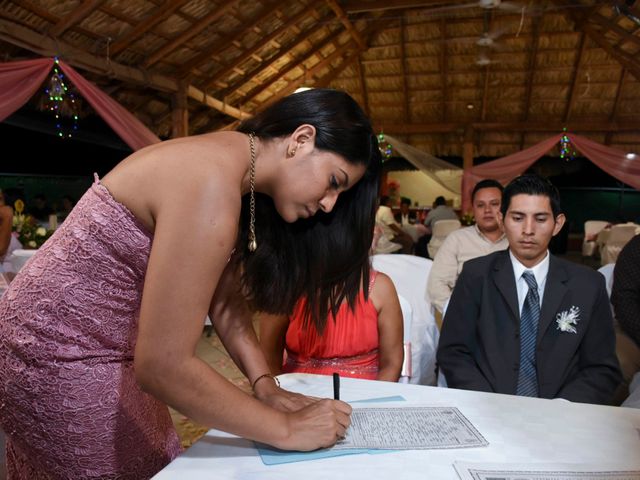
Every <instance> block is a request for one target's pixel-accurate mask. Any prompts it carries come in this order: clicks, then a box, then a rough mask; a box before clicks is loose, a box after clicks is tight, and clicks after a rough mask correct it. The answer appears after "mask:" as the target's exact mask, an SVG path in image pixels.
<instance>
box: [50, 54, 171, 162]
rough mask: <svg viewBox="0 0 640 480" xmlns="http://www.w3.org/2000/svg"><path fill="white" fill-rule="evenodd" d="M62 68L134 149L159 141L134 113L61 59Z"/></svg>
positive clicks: (90, 103) (79, 90)
mask: <svg viewBox="0 0 640 480" xmlns="http://www.w3.org/2000/svg"><path fill="white" fill-rule="evenodd" d="M59 65H60V68H61V69H62V71H63V72H64V73H65V74H66V75H67V77H68V78H69V80H71V82H72V83H73V84H74V86H75V87H76V89H77V90H78V93H80V95H82V97H83V98H84V99H85V100H86V101H87V102H89V105H91V106H92V107H93V109H94V110H95V111H96V112H98V115H100V116H101V117H102V118H103V119H104V121H105V122H107V124H108V125H109V126H110V127H111V128H113V130H114V132H116V133H117V134H118V135H119V136H120V138H122V140H124V141H125V143H126V144H127V145H129V146H130V147H131V148H132V149H134V150H139V149H141V148H142V147H146V146H147V145H151V144H153V143H158V142H159V141H160V139H159V138H158V137H157V136H156V135H155V134H154V133H153V132H152V131H151V130H149V129H148V128H147V127H145V126H144V124H143V123H142V122H141V121H140V120H138V119H137V118H136V117H135V116H133V114H131V113H129V111H128V110H127V109H125V108H124V107H123V106H122V105H120V104H119V103H118V102H116V101H115V100H114V99H112V98H111V97H110V96H109V95H107V94H106V93H104V92H103V91H102V90H100V89H99V88H98V87H96V86H95V85H94V84H92V83H91V82H89V81H88V80H86V79H85V78H84V77H83V76H82V75H80V74H79V73H78V72H76V71H75V70H74V69H73V67H71V66H70V65H67V64H66V63H64V62H62V61H60V62H59Z"/></svg>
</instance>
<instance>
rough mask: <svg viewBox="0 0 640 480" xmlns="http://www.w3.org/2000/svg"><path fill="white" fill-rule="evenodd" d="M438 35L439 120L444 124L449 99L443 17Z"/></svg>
mask: <svg viewBox="0 0 640 480" xmlns="http://www.w3.org/2000/svg"><path fill="white" fill-rule="evenodd" d="M440 34H441V35H442V42H441V43H440V83H441V84H442V100H441V103H442V107H441V108H442V111H441V116H440V118H441V120H442V121H443V122H446V120H447V99H448V98H449V97H448V95H447V93H448V90H447V70H448V68H447V67H448V62H447V24H446V22H445V19H444V17H442V18H441V19H440Z"/></svg>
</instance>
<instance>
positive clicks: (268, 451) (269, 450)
mask: <svg viewBox="0 0 640 480" xmlns="http://www.w3.org/2000/svg"><path fill="white" fill-rule="evenodd" d="M404 401H405V398H404V397H403V396H401V395H394V396H391V397H378V398H367V399H365V400H356V401H354V402H350V403H380V402H404ZM255 445H256V448H257V449H258V453H260V458H261V459H262V463H264V464H265V465H279V464H281V463H293V462H305V461H307V460H316V459H318V458H328V457H339V456H342V455H357V454H360V453H369V454H378V453H387V452H391V451H393V450H369V449H367V448H357V449H355V448H354V449H348V450H333V449H331V448H324V449H322V450H314V451H313V452H290V451H286V450H278V449H277V448H274V447H270V446H268V445H264V444H262V443H257V442H255Z"/></svg>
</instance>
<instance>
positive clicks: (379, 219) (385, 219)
mask: <svg viewBox="0 0 640 480" xmlns="http://www.w3.org/2000/svg"><path fill="white" fill-rule="evenodd" d="M389 200H390V199H389V197H388V196H386V195H383V196H382V197H380V206H378V211H377V212H376V225H379V226H380V228H382V235H383V236H384V237H385V238H386V239H387V240H389V241H391V242H393V243H397V244H400V245H402V249H401V250H400V253H406V254H410V253H412V252H413V238H411V235H409V234H408V233H407V232H405V231H404V230H402V227H401V226H400V225H399V224H398V223H397V222H396V220H395V217H394V216H393V212H392V211H391V207H390V206H389Z"/></svg>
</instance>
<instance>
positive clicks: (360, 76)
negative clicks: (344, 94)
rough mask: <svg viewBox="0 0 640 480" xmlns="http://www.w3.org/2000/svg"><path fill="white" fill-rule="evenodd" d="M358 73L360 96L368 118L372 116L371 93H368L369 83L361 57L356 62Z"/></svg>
mask: <svg viewBox="0 0 640 480" xmlns="http://www.w3.org/2000/svg"><path fill="white" fill-rule="evenodd" d="M356 72H357V74H358V82H359V85H360V95H361V96H362V108H363V110H364V113H365V114H366V115H367V117H368V116H369V115H370V114H371V112H370V110H369V93H368V92H367V82H366V81H365V78H364V68H363V67H362V59H361V58H360V57H358V61H357V62H356Z"/></svg>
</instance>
